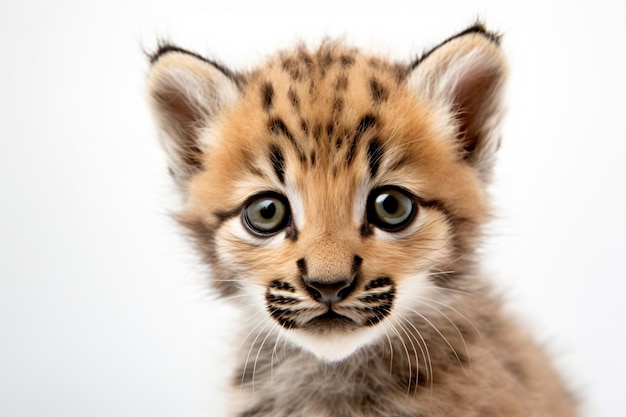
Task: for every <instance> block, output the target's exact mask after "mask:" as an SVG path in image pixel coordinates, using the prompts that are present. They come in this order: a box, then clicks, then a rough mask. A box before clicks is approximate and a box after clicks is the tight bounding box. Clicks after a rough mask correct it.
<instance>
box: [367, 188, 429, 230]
mask: <svg viewBox="0 0 626 417" xmlns="http://www.w3.org/2000/svg"><path fill="white" fill-rule="evenodd" d="M416 211H417V206H416V205H415V202H414V199H413V196H412V195H411V194H409V193H408V192H407V191H404V190H402V189H400V188H395V187H384V188H380V189H378V190H374V192H372V194H370V197H369V200H368V207H367V213H368V214H367V217H368V221H369V222H370V223H372V224H373V225H375V226H377V227H379V228H381V229H383V230H387V231H396V230H399V229H401V228H403V227H404V226H406V225H407V224H409V222H411V220H413V218H414V217H415V212H416Z"/></svg>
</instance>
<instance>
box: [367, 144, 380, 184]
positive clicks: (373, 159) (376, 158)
mask: <svg viewBox="0 0 626 417" xmlns="http://www.w3.org/2000/svg"><path fill="white" fill-rule="evenodd" d="M382 157H383V147H382V145H381V144H380V141H379V140H378V139H374V140H372V141H371V142H370V144H369V146H368V147H367V160H368V163H369V168H370V177H371V178H374V177H375V176H376V174H377V173H378V168H379V167H380V161H381V159H382Z"/></svg>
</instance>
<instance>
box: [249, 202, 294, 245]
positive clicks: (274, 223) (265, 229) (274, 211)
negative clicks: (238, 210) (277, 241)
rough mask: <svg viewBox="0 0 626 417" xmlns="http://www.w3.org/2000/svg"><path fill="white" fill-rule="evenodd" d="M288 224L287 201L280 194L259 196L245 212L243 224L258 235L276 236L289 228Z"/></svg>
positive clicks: (250, 203)
mask: <svg viewBox="0 0 626 417" xmlns="http://www.w3.org/2000/svg"><path fill="white" fill-rule="evenodd" d="M288 222H289V207H288V205H287V201H286V200H285V198H284V197H283V196H281V195H278V194H273V193H272V194H263V195H260V196H257V197H255V198H253V199H252V200H250V202H249V203H248V204H247V205H246V207H245V208H244V210H243V223H244V224H245V225H246V226H247V227H248V229H250V230H251V231H252V232H253V233H256V234H260V235H265V236H266V235H271V234H274V233H276V232H278V231H279V230H281V229H283V228H284V227H285V226H287V224H288Z"/></svg>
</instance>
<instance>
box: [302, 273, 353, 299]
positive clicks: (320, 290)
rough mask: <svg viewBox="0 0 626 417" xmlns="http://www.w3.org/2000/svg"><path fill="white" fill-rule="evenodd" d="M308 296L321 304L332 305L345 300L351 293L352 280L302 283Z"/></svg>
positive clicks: (307, 281) (308, 281) (306, 281)
mask: <svg viewBox="0 0 626 417" xmlns="http://www.w3.org/2000/svg"><path fill="white" fill-rule="evenodd" d="M304 282H305V284H306V287H307V290H308V291H309V294H311V296H312V297H313V298H314V299H316V300H317V301H319V302H321V303H326V304H332V303H336V302H339V301H341V300H343V299H344V298H346V297H347V296H348V294H350V293H351V292H352V280H341V281H335V282H330V283H328V282H320V281H313V280H308V279H307V280H305V281H304Z"/></svg>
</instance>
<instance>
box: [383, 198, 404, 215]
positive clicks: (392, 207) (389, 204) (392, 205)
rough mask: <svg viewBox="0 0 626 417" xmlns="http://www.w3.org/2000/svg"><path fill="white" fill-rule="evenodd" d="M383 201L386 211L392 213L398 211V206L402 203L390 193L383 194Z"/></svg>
mask: <svg viewBox="0 0 626 417" xmlns="http://www.w3.org/2000/svg"><path fill="white" fill-rule="evenodd" d="M382 203H383V208H384V209H385V211H386V212H387V213H391V214H393V213H395V212H396V211H398V207H399V206H400V203H399V202H398V200H396V199H395V198H394V197H393V196H390V195H385V196H383V202H382Z"/></svg>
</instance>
